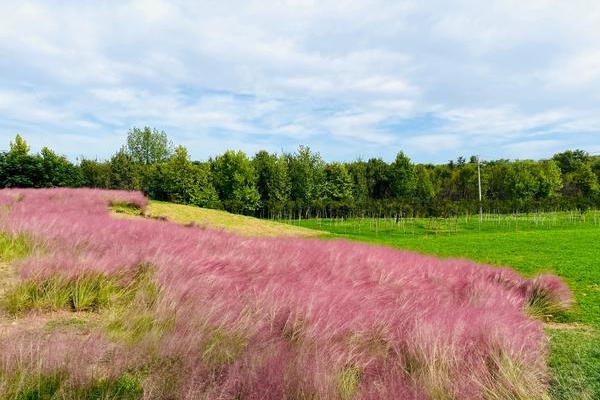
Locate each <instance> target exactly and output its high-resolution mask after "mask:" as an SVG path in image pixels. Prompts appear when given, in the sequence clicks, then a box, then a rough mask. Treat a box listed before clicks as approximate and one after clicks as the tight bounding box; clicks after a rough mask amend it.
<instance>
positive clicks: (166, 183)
mask: <svg viewBox="0 0 600 400" xmlns="http://www.w3.org/2000/svg"><path fill="white" fill-rule="evenodd" d="M210 174H211V172H210V167H209V166H208V165H206V164H194V163H192V161H190V157H189V155H188V152H187V149H186V148H185V147H184V146H177V147H176V148H175V151H174V153H173V155H172V156H171V158H169V160H167V161H165V162H162V163H155V164H153V165H151V166H150V167H149V169H148V172H147V176H146V180H145V190H146V191H147V193H148V194H149V195H150V196H151V197H153V198H156V199H159V200H167V201H172V202H175V203H181V204H193V205H196V206H199V207H208V208H219V207H220V202H219V198H218V195H217V192H216V190H215V188H214V186H213V184H212V180H211V176H210Z"/></svg>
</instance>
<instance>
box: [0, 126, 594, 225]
mask: <svg viewBox="0 0 600 400" xmlns="http://www.w3.org/2000/svg"><path fill="white" fill-rule="evenodd" d="M478 164H479V161H478V159H477V157H475V156H472V157H470V158H469V159H466V158H464V157H458V158H457V159H456V160H451V161H449V162H448V163H446V164H439V165H433V164H415V163H413V162H411V160H410V158H409V157H408V156H407V155H406V154H404V152H402V151H400V152H399V153H398V154H397V155H396V157H395V159H394V160H393V161H392V162H390V163H388V162H385V161H384V160H382V159H381V158H371V159H369V160H361V159H359V160H356V161H352V162H329V163H327V162H325V161H324V160H323V159H322V158H321V156H320V155H319V153H318V152H314V151H312V150H311V149H310V148H309V147H306V146H299V147H298V149H297V150H296V151H295V152H293V153H284V154H273V153H269V152H267V151H264V150H261V151H259V152H257V153H256V154H254V156H253V157H249V156H248V155H247V154H245V153H244V152H242V151H233V150H228V151H226V152H224V153H223V154H221V155H219V156H216V157H214V158H210V159H209V160H207V161H192V160H191V158H190V155H189V154H188V151H187V149H186V148H185V147H184V146H173V144H172V143H171V142H170V141H169V139H168V137H167V135H166V133H165V132H163V131H158V130H156V129H151V128H149V127H145V128H143V129H140V128H132V129H130V130H129V132H128V134H127V140H126V143H125V144H124V145H123V146H122V147H121V148H120V149H119V150H118V151H117V152H116V153H115V154H114V155H113V156H112V157H111V158H110V159H108V160H96V159H87V158H82V159H80V160H78V162H77V163H72V162H70V161H69V160H68V159H67V158H65V157H64V156H61V155H59V154H57V153H55V152H54V151H53V150H50V149H49V148H47V147H44V148H43V149H42V150H41V151H40V152H39V153H37V154H31V152H30V148H29V145H28V144H27V142H26V141H25V140H24V139H23V138H22V137H21V136H20V135H17V136H16V137H15V139H14V141H12V142H11V143H10V149H9V150H8V151H4V152H0V187H59V186H67V187H93V188H105V189H125V190H141V191H143V192H144V193H145V194H146V195H147V196H148V197H150V198H151V199H156V200H165V201H172V202H176V203H182V204H193V205H197V206H200V207H208V208H219V209H225V210H227V211H230V212H234V213H241V214H247V215H255V216H258V217H263V218H292V217H293V218H311V217H347V216H395V217H396V218H402V217H404V216H453V215H457V214H464V213H472V214H474V213H477V212H478V210H479V207H482V208H483V210H484V211H485V212H497V213H510V212H530V211H535V210H565V209H568V210H573V209H578V210H581V211H582V212H583V211H585V210H586V209H588V208H591V207H594V208H595V207H598V205H599V204H600V184H599V183H600V157H598V156H592V155H590V154H588V153H586V152H585V151H583V150H567V151H564V152H561V153H558V154H555V155H554V156H553V157H552V158H551V159H548V160H537V161H534V160H516V161H510V160H503V159H500V160H493V161H482V162H481V163H480V165H478ZM478 166H479V173H478ZM479 181H480V182H481V183H479ZM480 188H481V192H482V201H481V202H480V201H479V189H480Z"/></svg>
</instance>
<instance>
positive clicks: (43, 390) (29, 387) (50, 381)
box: [0, 373, 63, 400]
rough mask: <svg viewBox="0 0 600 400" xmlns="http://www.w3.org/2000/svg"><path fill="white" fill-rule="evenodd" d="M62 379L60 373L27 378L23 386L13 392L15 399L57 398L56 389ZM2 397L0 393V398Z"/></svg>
mask: <svg viewBox="0 0 600 400" xmlns="http://www.w3.org/2000/svg"><path fill="white" fill-rule="evenodd" d="M62 380H63V376H62V374H59V373H56V374H52V375H37V376H31V377H29V378H28V382H27V384H26V386H25V387H23V388H20V389H18V390H17V392H16V393H15V394H14V397H13V398H14V399H15V400H51V399H58V398H59V397H58V393H57V392H58V390H59V389H60V385H61V382H62ZM2 398H3V397H2V396H1V395H0V399H2Z"/></svg>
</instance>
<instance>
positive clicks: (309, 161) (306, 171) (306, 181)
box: [286, 146, 325, 217]
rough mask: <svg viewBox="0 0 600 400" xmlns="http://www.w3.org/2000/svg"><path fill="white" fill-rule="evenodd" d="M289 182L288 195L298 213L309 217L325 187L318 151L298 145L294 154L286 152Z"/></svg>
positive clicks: (322, 167) (320, 199)
mask: <svg viewBox="0 0 600 400" xmlns="http://www.w3.org/2000/svg"><path fill="white" fill-rule="evenodd" d="M286 160H287V164H288V171H289V176H290V182H291V192H290V197H291V199H292V200H293V201H294V202H295V204H296V209H297V211H298V212H299V213H301V214H304V216H306V217H310V216H311V213H312V211H314V209H315V208H318V207H319V206H320V205H321V202H322V201H323V199H324V189H325V174H324V169H325V162H324V161H323V159H322V158H321V156H320V154H319V153H313V152H312V151H311V150H310V148H309V147H306V146H299V147H298V150H296V152H295V153H294V154H286Z"/></svg>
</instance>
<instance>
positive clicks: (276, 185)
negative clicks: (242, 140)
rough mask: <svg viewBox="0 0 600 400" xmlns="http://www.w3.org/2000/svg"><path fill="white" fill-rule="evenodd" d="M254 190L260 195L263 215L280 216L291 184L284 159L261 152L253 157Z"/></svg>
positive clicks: (287, 198)
mask: <svg viewBox="0 0 600 400" xmlns="http://www.w3.org/2000/svg"><path fill="white" fill-rule="evenodd" d="M252 165H253V166H254V170H255V172H256V178H257V180H256V188H257V190H258V193H259V194H260V199H261V205H262V210H263V214H268V215H270V216H276V215H279V216H280V215H281V213H282V212H283V210H284V208H285V205H286V203H287V201H288V200H289V196H290V190H291V183H290V179H289V176H288V167H287V163H286V161H285V159H284V158H283V157H279V156H277V155H276V154H269V153H268V152H267V151H264V150H261V151H259V152H258V153H256V154H255V155H254V158H253V159H252Z"/></svg>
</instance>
